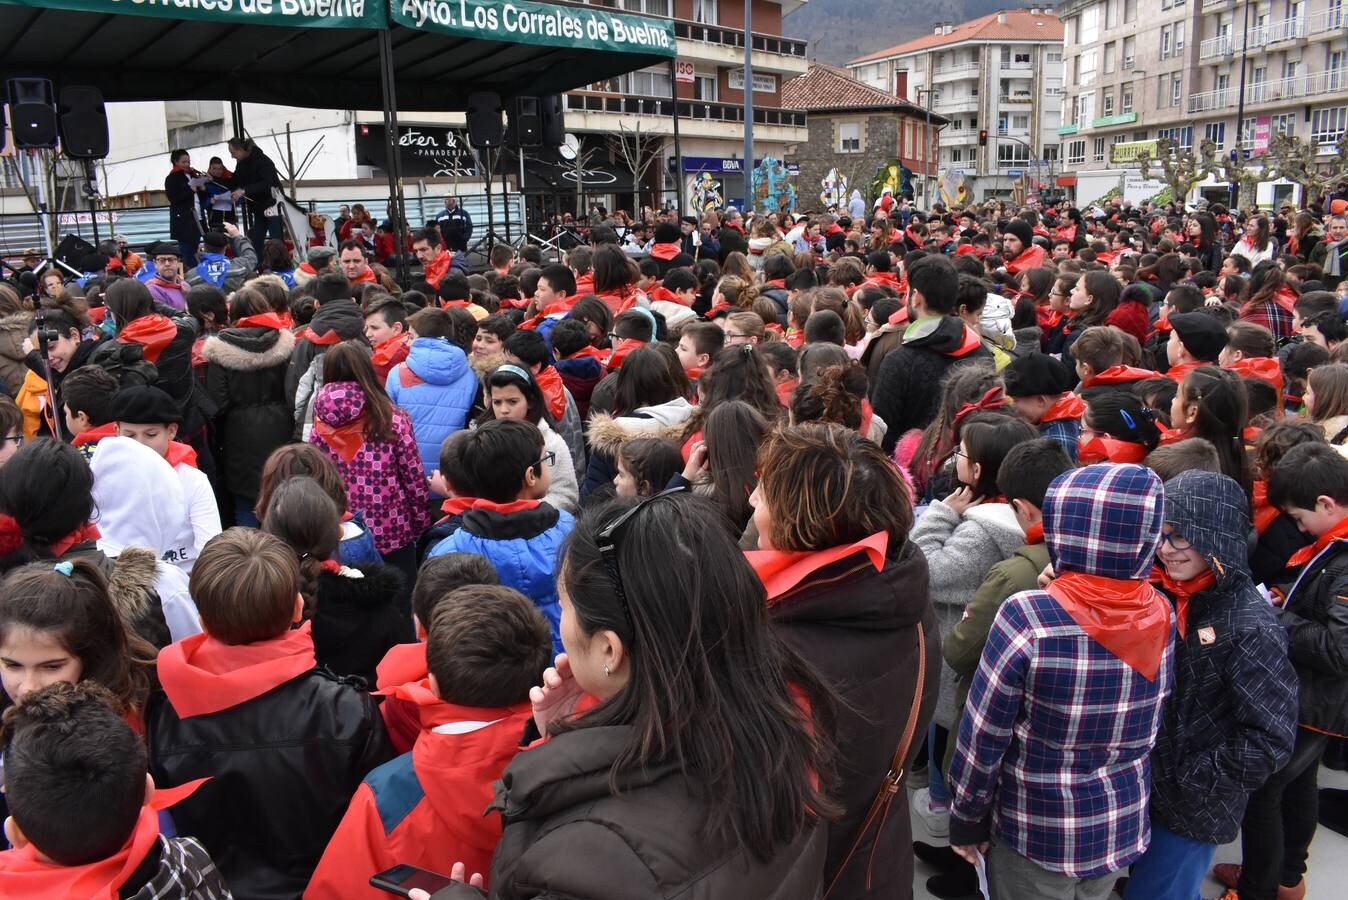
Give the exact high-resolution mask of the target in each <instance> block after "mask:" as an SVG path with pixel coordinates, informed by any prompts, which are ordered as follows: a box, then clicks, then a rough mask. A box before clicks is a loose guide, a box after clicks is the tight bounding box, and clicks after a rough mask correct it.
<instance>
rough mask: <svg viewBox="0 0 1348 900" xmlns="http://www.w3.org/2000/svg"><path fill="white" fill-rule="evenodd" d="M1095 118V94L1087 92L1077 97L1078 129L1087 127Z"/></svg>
mask: <svg viewBox="0 0 1348 900" xmlns="http://www.w3.org/2000/svg"><path fill="white" fill-rule="evenodd" d="M1094 117H1095V92H1094V91H1087V92H1086V93H1084V94H1081V95H1079V96H1078V97H1077V115H1076V123H1077V126H1078V127H1079V128H1086V127H1089V126H1090V124H1091V119H1093V118H1094Z"/></svg>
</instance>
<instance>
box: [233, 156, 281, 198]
mask: <svg viewBox="0 0 1348 900" xmlns="http://www.w3.org/2000/svg"><path fill="white" fill-rule="evenodd" d="M236 163H237V164H236V165H235V166H234V182H233V183H234V189H235V190H242V191H243V195H244V196H245V197H247V198H248V201H249V202H250V203H252V204H254V207H255V208H254V209H253V213H254V214H255V215H261V214H262V210H264V209H266V208H267V207H269V206H271V205H272V204H273V203H274V202H275V201H274V200H273V199H272V195H271V189H272V188H274V187H280V186H281V179H279V178H278V177H277V176H276V164H275V163H273V162H272V161H271V160H270V159H268V158H267V154H265V153H263V152H262V150H261V148H259V147H254V148H253V150H252V152H251V153H249V154H248V155H247V156H245V157H244V158H243V159H240V160H236Z"/></svg>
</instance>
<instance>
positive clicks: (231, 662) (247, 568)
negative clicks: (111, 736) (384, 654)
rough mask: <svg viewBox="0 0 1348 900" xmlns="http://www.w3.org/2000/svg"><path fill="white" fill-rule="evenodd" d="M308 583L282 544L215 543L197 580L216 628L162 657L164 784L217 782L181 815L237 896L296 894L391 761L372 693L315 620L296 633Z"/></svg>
mask: <svg viewBox="0 0 1348 900" xmlns="http://www.w3.org/2000/svg"><path fill="white" fill-rule="evenodd" d="M299 586H300V571H299V564H298V562H297V560H296V559H295V553H294V551H293V550H291V549H290V548H289V547H287V546H286V545H285V544H284V543H282V542H281V541H280V540H279V539H277V538H275V537H273V536H271V535H269V534H265V533H263V532H260V531H254V530H252V529H247V528H231V529H229V531H226V532H225V533H223V534H221V535H220V536H218V537H216V538H215V539H214V540H212V541H211V542H210V543H209V544H208V545H207V546H206V548H205V549H204V550H203V551H202V553H201V558H200V559H199V560H198V561H197V565H196V567H195V568H194V569H193V571H192V581H191V590H192V598H193V599H194V600H195V601H196V603H197V609H198V611H199V612H200V613H201V625H202V627H203V628H204V629H205V631H204V633H202V634H198V635H193V636H192V637H189V638H185V639H183V640H181V641H178V642H177V643H174V644H170V645H169V646H168V647H165V648H164V649H163V650H162V651H160V653H159V667H158V669H159V680H160V684H161V686H162V688H163V692H162V693H160V694H155V695H154V696H152V697H151V699H150V704H149V708H148V709H147V711H146V716H145V720H146V733H147V735H148V742H149V746H150V760H151V764H150V768H151V773H152V774H153V775H154V776H155V777H156V779H157V780H159V781H161V782H163V783H166V784H178V783H181V782H184V781H188V780H191V779H194V778H206V777H209V778H210V779H211V780H210V781H209V782H207V783H206V784H205V785H203V786H202V787H201V788H200V789H199V790H198V791H197V793H196V794H194V795H193V796H192V797H191V798H189V799H187V800H185V801H183V802H181V803H179V804H178V805H177V807H175V809H174V813H173V816H174V820H175V821H176V823H177V825H178V829H179V830H180V831H182V832H183V833H184V834H191V835H195V836H197V837H198V838H200V839H201V840H202V842H203V843H205V844H206V846H208V847H210V848H212V852H213V853H214V854H215V857H216V861H217V863H219V865H220V870H221V871H222V872H223V873H224V875H225V877H226V879H227V880H228V881H229V882H230V884H231V886H232V889H233V890H234V891H235V892H237V893H238V895H239V896H240V897H259V898H280V897H295V896H298V895H299V893H300V892H301V891H302V890H303V889H304V885H305V884H306V883H308V881H309V877H310V876H311V875H312V874H313V869H314V866H315V865H316V864H317V862H318V859H319V857H320V856H321V855H322V853H323V848H324V847H325V846H326V845H327V842H328V839H329V838H330V837H331V836H332V832H333V830H334V829H335V828H336V827H337V823H338V822H339V821H340V820H341V817H342V814H343V812H345V810H346V806H347V802H348V801H349V800H350V799H351V795H352V793H354V792H355V790H356V787H357V785H359V783H360V779H361V778H362V777H363V776H364V775H365V773H367V772H369V771H370V770H371V769H373V768H374V767H375V766H377V765H379V764H380V763H382V762H384V761H386V760H387V759H389V757H390V756H391V752H390V748H389V746H388V741H387V739H386V737H385V734H384V725H383V721H382V720H381V718H380V716H379V710H378V707H377V705H376V703H375V701H374V698H372V697H371V696H370V695H369V694H367V693H365V691H364V690H363V689H362V687H356V686H355V685H353V684H352V683H350V682H349V681H348V680H345V679H338V678H337V677H336V676H334V675H332V674H331V673H330V672H328V671H327V670H326V669H323V668H320V667H318V666H317V665H316V663H315V658H314V643H313V638H312V637H311V636H310V631H309V625H308V623H305V624H304V625H303V626H301V627H299V628H292V626H293V625H294V624H295V623H297V622H299V621H300V619H301V616H302V612H303V609H304V598H303V597H302V596H301V595H300V593H299ZM371 874H373V873H371Z"/></svg>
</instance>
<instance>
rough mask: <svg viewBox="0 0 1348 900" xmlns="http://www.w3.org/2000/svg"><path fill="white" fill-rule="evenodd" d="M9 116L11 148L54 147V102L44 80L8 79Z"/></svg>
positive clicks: (36, 148) (48, 82)
mask: <svg viewBox="0 0 1348 900" xmlns="http://www.w3.org/2000/svg"><path fill="white" fill-rule="evenodd" d="M8 88H9V117H10V119H11V120H12V127H13V131H14V146H15V147H18V148H22V149H26V150H40V149H47V150H51V149H53V148H55V147H56V100H55V97H54V95H53V93H52V86H51V82H50V81H48V80H47V79H45V78H11V79H9V84H8Z"/></svg>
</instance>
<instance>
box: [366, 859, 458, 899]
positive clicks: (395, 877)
mask: <svg viewBox="0 0 1348 900" xmlns="http://www.w3.org/2000/svg"><path fill="white" fill-rule="evenodd" d="M453 883H454V880H453V879H452V878H450V877H449V876H448V875H441V874H440V873H439V872H431V871H428V870H426V869H418V868H417V867H416V866H405V865H403V866H394V867H393V868H391V869H385V870H384V871H382V872H378V873H376V874H374V875H371V876H370V886H371V887H377V888H379V889H380V890H381V891H388V892H389V893H390V894H396V895H397V896H399V897H406V896H407V895H408V893H409V892H410V891H412V890H414V889H416V888H420V889H421V890H423V891H425V892H426V893H428V894H434V893H435V892H436V891H438V890H440V889H441V888H445V887H449V886H450V885H451V884H453Z"/></svg>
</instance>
